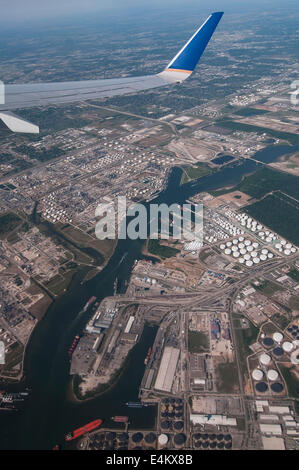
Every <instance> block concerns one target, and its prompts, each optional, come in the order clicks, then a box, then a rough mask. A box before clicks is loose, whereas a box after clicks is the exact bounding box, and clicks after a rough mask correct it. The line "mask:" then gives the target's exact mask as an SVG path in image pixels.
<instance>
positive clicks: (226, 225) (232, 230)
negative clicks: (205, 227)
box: [214, 215, 244, 236]
mask: <svg viewBox="0 0 299 470" xmlns="http://www.w3.org/2000/svg"><path fill="white" fill-rule="evenodd" d="M214 221H215V222H216V224H217V225H219V226H220V227H221V228H222V229H224V230H225V231H226V232H228V233H229V234H230V235H232V236H236V235H243V234H244V230H243V229H241V228H239V227H236V226H235V225H234V224H232V223H231V222H229V221H228V220H225V219H222V218H221V217H219V216H217V215H216V217H215V219H214Z"/></svg>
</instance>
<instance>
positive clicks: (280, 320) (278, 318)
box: [271, 313, 290, 330]
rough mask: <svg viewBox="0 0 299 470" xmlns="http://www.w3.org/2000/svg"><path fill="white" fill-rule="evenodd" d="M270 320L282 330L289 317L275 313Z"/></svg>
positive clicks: (286, 324) (288, 321)
mask: <svg viewBox="0 0 299 470" xmlns="http://www.w3.org/2000/svg"><path fill="white" fill-rule="evenodd" d="M271 320H272V321H273V322H274V323H276V324H277V325H278V326H280V328H281V329H282V330H284V329H285V328H286V327H287V326H288V324H289V323H290V319H289V318H288V317H286V316H285V315H282V314H281V313H275V314H274V315H273V316H272V317H271Z"/></svg>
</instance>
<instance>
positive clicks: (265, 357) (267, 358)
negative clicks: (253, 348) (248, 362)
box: [259, 353, 271, 366]
mask: <svg viewBox="0 0 299 470" xmlns="http://www.w3.org/2000/svg"><path fill="white" fill-rule="evenodd" d="M259 360H260V363H261V364H263V365H264V366H267V365H268V364H270V362H271V357H270V356H269V354H265V353H264V354H261V355H260V357H259Z"/></svg>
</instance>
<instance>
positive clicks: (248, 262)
mask: <svg viewBox="0 0 299 470" xmlns="http://www.w3.org/2000/svg"><path fill="white" fill-rule="evenodd" d="M252 265H253V262H252V261H251V260H248V261H246V266H248V267H249V268H250V267H251V266H252Z"/></svg>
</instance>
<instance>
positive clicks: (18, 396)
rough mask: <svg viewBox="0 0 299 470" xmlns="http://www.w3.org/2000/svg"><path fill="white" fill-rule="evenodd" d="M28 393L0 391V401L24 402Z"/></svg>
mask: <svg viewBox="0 0 299 470" xmlns="http://www.w3.org/2000/svg"><path fill="white" fill-rule="evenodd" d="M28 395H29V392H6V391H4V390H0V401H2V402H3V403H12V402H14V401H24V400H25V398H26V397H27V396H28Z"/></svg>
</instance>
